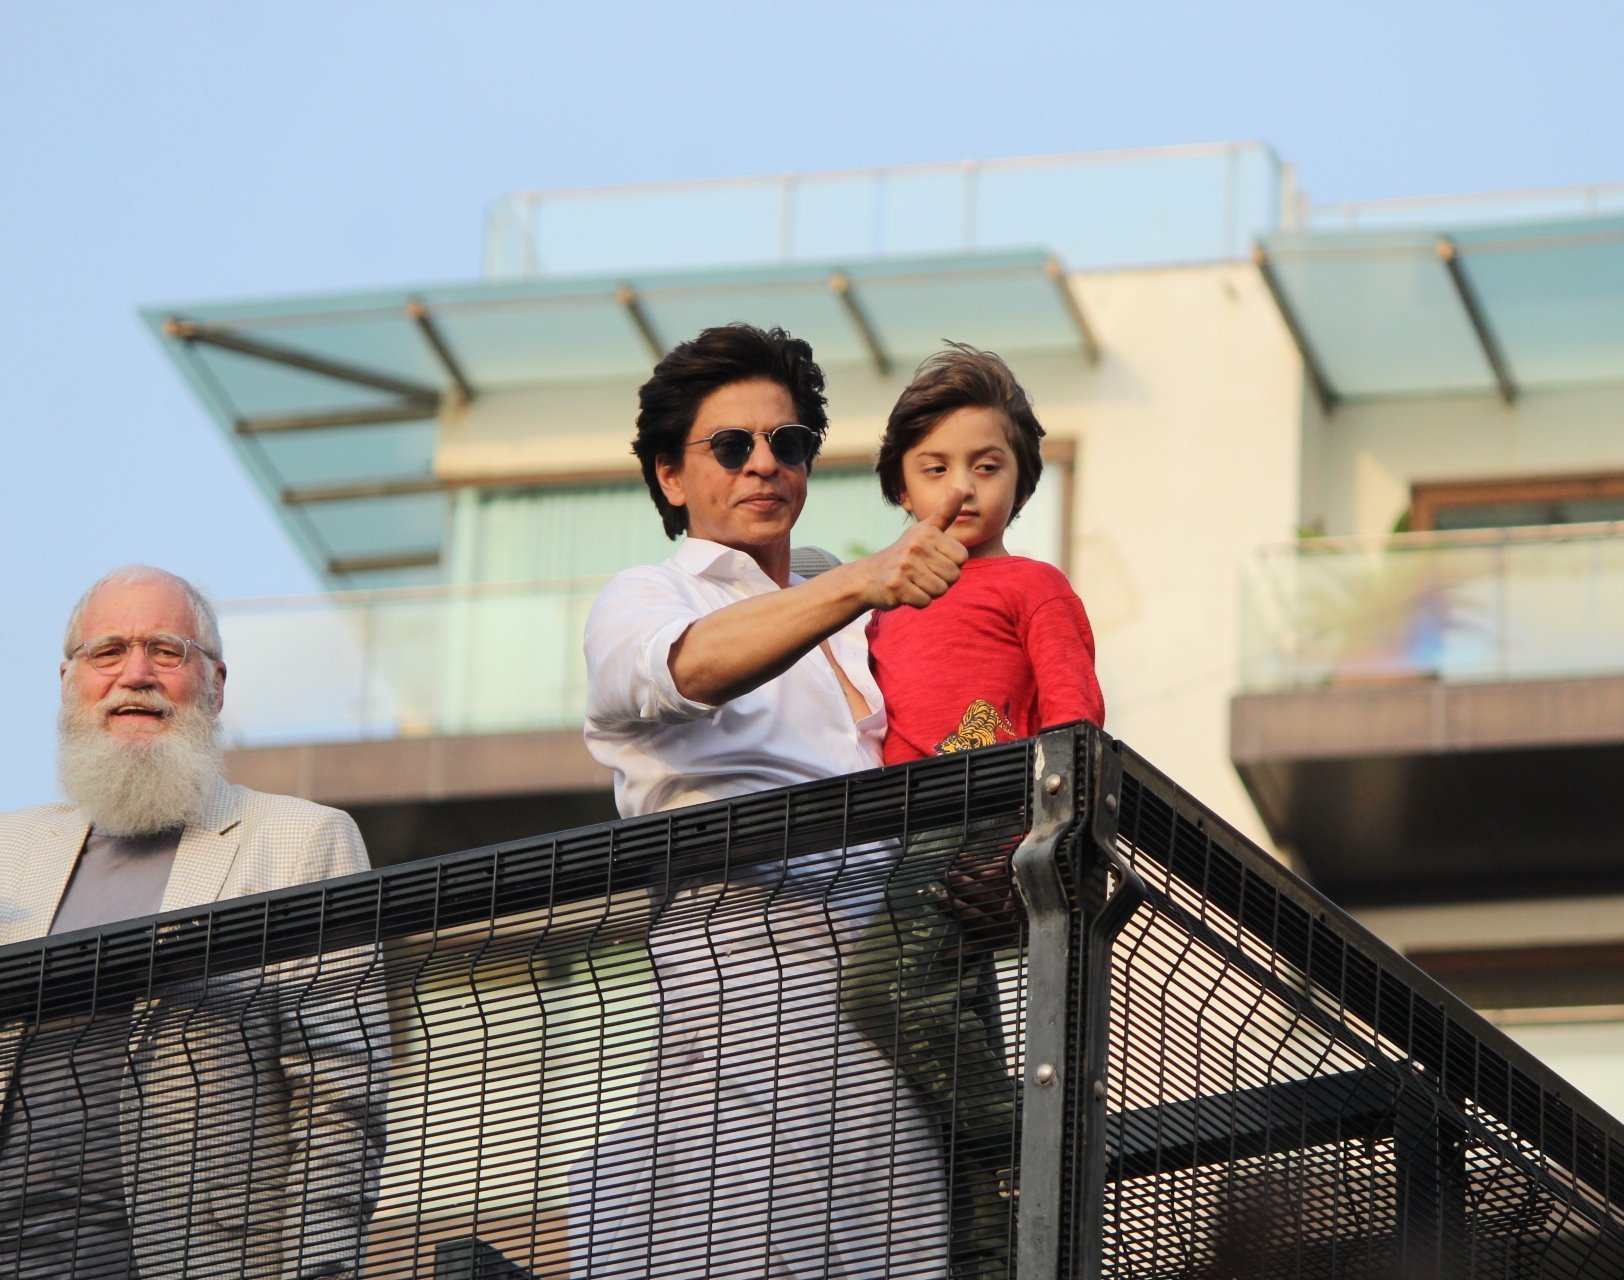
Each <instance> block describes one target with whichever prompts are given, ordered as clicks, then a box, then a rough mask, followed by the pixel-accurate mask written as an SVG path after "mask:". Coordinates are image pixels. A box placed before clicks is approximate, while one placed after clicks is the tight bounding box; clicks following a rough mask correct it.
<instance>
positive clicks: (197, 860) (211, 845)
mask: <svg viewBox="0 0 1624 1280" xmlns="http://www.w3.org/2000/svg"><path fill="white" fill-rule="evenodd" d="M241 821H242V801H241V799H240V798H239V796H238V793H237V791H236V789H234V788H233V787H232V786H231V785H230V784H228V783H227V782H226V781H225V780H224V779H223V778H216V779H215V780H214V787H213V789H212V790H211V791H210V792H209V798H208V801H207V802H206V803H205V804H204V806H203V816H202V818H200V819H199V820H198V822H197V823H196V824H195V825H188V826H187V828H186V829H185V830H184V831H182V832H181V836H180V844H179V845H178V846H176V849H175V865H174V866H173V867H171V868H170V871H169V883H168V884H167V885H165V886H164V900H163V906H162V907H161V908H160V909H161V910H163V911H177V910H179V909H180V908H182V907H195V906H198V905H200V904H202V903H205V902H215V901H218V900H219V898H220V896H221V890H222V889H223V888H224V887H225V884H226V881H227V879H228V878H229V877H230V874H231V868H232V865H233V864H234V863H235V862H236V860H237V847H238V843H239V842H238V839H237V826H238V825H239V824H240V823H241Z"/></svg>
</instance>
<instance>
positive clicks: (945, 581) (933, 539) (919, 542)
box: [853, 489, 970, 609]
mask: <svg viewBox="0 0 1624 1280" xmlns="http://www.w3.org/2000/svg"><path fill="white" fill-rule="evenodd" d="M963 505H964V493H963V492H962V491H961V490H959V489H949V490H948V491H947V496H946V497H945V498H944V499H943V500H942V505H941V506H940V507H938V508H937V509H936V510H935V512H933V513H932V514H931V515H929V516H927V517H925V518H924V519H923V520H920V521H919V522H918V523H917V524H915V525H914V526H913V528H911V529H909V530H908V531H907V532H906V533H904V534H903V535H902V536H901V537H900V538H898V539H897V540H896V541H895V542H893V543H892V544H891V545H890V546H889V547H887V548H886V549H885V550H884V551H877V552H875V553H874V554H873V555H871V556H866V557H864V558H863V559H862V560H858V561H854V562H853V567H854V568H860V569H861V570H863V572H864V575H865V576H864V582H863V599H864V600H865V601H866V602H867V603H868V604H869V605H870V607H872V608H875V609H895V608H896V607H897V606H898V605H904V604H905V605H910V606H912V607H913V608H915V609H923V608H924V607H925V606H926V605H927V604H929V603H930V602H931V601H932V600H935V599H937V598H938V597H939V596H941V595H943V594H945V593H946V591H947V589H948V588H949V587H951V586H952V585H953V584H954V583H955V582H957V581H958V580H959V566H960V565H961V564H963V563H964V562H965V561H966V560H967V559H968V558H969V556H970V553H969V552H968V551H966V550H965V549H964V545H963V544H962V543H961V542H959V541H958V539H956V538H954V537H953V536H952V535H950V534H949V533H948V532H947V531H948V530H949V529H951V528H952V527H953V521H954V520H955V519H957V518H958V514H959V508H960V507H962V506H963Z"/></svg>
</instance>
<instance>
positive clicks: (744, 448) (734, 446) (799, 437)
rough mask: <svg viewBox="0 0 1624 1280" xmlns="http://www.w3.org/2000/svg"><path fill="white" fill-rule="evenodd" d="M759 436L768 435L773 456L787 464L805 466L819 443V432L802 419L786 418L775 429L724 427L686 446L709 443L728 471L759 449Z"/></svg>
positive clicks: (718, 459) (713, 454)
mask: <svg viewBox="0 0 1624 1280" xmlns="http://www.w3.org/2000/svg"><path fill="white" fill-rule="evenodd" d="M757 436H765V437H766V438H767V447H768V448H769V449H771V450H772V451H773V457H775V458H777V459H778V461H780V462H781V463H783V464H784V465H785V466H786V467H799V466H803V465H804V464H805V463H806V461H807V460H808V459H809V458H811V456H812V454H813V453H814V452H815V451H816V450H817V447H818V437H817V433H816V432H815V431H813V430H812V428H811V427H803V426H802V425H801V424H800V423H799V422H786V423H785V424H784V425H783V426H781V427H774V428H773V429H772V430H771V431H746V430H745V429H744V428H743V427H723V428H722V429H721V430H720V431H715V432H712V433H711V434H710V435H708V436H706V437H705V438H704V439H703V440H690V441H689V442H688V444H687V446H686V447H687V448H689V449H692V448H693V447H694V446H695V445H696V444H708V445H709V446H710V451H711V457H713V458H715V459H716V461H717V462H718V463H720V464H721V466H723V467H724V468H726V469H727V470H728V471H737V470H739V468H740V467H742V466H744V464H745V463H746V462H748V461H750V455H751V454H752V453H754V452H755V451H756V437H757Z"/></svg>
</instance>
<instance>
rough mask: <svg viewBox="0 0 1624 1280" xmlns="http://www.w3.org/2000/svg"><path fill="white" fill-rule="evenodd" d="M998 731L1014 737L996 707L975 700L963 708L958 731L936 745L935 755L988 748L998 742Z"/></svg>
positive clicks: (979, 699)
mask: <svg viewBox="0 0 1624 1280" xmlns="http://www.w3.org/2000/svg"><path fill="white" fill-rule="evenodd" d="M1000 729H1002V730H1003V731H1004V732H1005V733H1007V734H1008V735H1009V736H1010V737H1012V738H1013V737H1015V736H1016V735H1015V726H1014V725H1012V724H1010V722H1009V721H1008V720H1007V719H1005V718H1004V715H1003V713H1002V712H1000V711H999V710H998V708H997V707H995V706H993V705H992V703H990V702H988V701H987V700H986V699H985V698H977V699H976V700H975V701H974V702H972V703H971V704H970V705H969V706H968V707H966V708H965V710H964V719H962V720H960V721H959V727H958V729H957V730H956V731H955V732H953V733H950V734H948V735H947V737H945V738H943V739H942V740H941V741H940V742H938V743H937V744H936V754H937V755H939V756H945V755H951V754H952V753H953V752H955V751H971V750H973V749H974V748H976V747H990V746H992V745H993V744H994V743H996V742H997V741H998V731H999V730H1000Z"/></svg>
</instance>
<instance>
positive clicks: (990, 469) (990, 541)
mask: <svg viewBox="0 0 1624 1280" xmlns="http://www.w3.org/2000/svg"><path fill="white" fill-rule="evenodd" d="M1009 433H1010V421H1009V418H1008V417H1007V416H1006V415H1005V414H1004V413H1003V412H1002V411H1001V410H999V409H983V408H970V409H955V410H953V412H952V413H950V414H948V415H947V416H946V417H945V418H943V419H942V420H941V421H940V422H938V423H937V424H936V425H935V426H934V427H932V428H931V430H930V431H929V433H927V434H926V435H925V436H924V437H923V438H921V439H920V441H919V443H918V444H916V445H914V447H913V448H912V449H909V450H908V452H907V453H905V454H903V455H902V486H903V494H902V505H903V507H904V508H905V509H906V510H907V511H908V512H909V513H910V514H911V515H912V516H913V517H914V519H916V520H923V519H926V518H927V517H929V516H931V515H932V514H934V513H935V511H936V510H937V508H939V507H940V506H941V505H942V499H943V498H944V497H945V495H946V494H947V492H948V490H950V489H954V488H957V489H959V490H960V491H961V492H962V493H963V494H964V495H965V497H964V506H963V507H962V508H961V509H960V511H959V516H958V519H957V520H955V521H954V522H953V525H952V527H951V528H949V529H948V533H950V534H952V536H953V537H955V538H956V539H958V540H959V541H960V542H961V543H963V544H964V546H965V548H966V550H968V551H969V553H970V558H971V559H977V558H979V557H981V556H1001V555H1006V554H1008V553H1007V552H1005V550H1004V526H1005V525H1007V524H1008V523H1009V517H1010V514H1011V513H1012V512H1013V511H1014V510H1015V482H1016V479H1017V477H1018V475H1019V472H1018V470H1017V468H1018V463H1017V462H1016V460H1015V451H1014V450H1013V449H1011V448H1010V444H1009Z"/></svg>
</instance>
